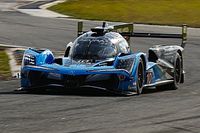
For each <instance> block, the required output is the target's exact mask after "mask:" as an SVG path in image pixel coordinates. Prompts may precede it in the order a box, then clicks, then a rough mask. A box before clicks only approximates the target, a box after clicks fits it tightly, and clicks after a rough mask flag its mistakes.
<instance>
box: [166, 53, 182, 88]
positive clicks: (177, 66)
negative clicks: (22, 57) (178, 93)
mask: <svg viewBox="0 0 200 133" xmlns="http://www.w3.org/2000/svg"><path fill="white" fill-rule="evenodd" d="M182 71H183V68H182V60H181V56H180V55H179V54H178V53H177V55H176V58H175V62H174V82H173V83H171V84H170V85H169V89H172V90H176V89H178V86H179V84H180V82H181V78H182Z"/></svg>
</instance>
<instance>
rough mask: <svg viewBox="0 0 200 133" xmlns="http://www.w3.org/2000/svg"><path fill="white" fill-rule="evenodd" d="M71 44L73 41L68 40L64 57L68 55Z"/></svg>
mask: <svg viewBox="0 0 200 133" xmlns="http://www.w3.org/2000/svg"><path fill="white" fill-rule="evenodd" d="M72 46H73V43H72V42H70V43H68V44H67V45H66V50H65V54H64V57H68V56H69V52H70V49H71V47H72Z"/></svg>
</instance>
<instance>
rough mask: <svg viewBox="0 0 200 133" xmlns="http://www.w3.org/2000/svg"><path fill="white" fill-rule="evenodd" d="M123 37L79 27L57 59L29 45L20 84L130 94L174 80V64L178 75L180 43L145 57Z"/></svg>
mask: <svg viewBox="0 0 200 133" xmlns="http://www.w3.org/2000/svg"><path fill="white" fill-rule="evenodd" d="M118 28H121V26H119V27H118ZM131 29H132V28H131ZM128 42H129V41H127V40H126V36H122V35H121V34H119V33H117V32H112V31H110V29H109V28H108V29H107V30H105V27H103V28H99V27H98V28H96V29H92V30H91V31H89V32H86V33H84V34H82V32H81V36H79V37H78V38H77V39H76V40H75V41H74V43H69V44H68V45H67V47H66V51H65V54H64V56H63V57H62V58H56V57H54V55H53V53H52V52H51V51H50V50H48V49H47V50H36V49H33V48H29V49H27V50H25V52H24V56H23V60H22V67H21V87H22V88H23V89H24V90H30V89H39V88H40V87H44V86H60V87H64V88H66V89H67V88H79V87H92V88H97V89H103V90H108V91H112V92H117V93H120V94H125V95H129V94H130V95H131V94H135V93H137V94H140V93H141V90H142V88H144V87H154V88H155V87H156V86H159V85H163V84H169V83H173V82H174V81H175V80H174V77H175V70H176V69H174V66H175V65H174V64H178V65H177V68H180V69H177V70H180V71H177V72H179V73H180V74H179V75H183V71H182V66H183V64H182V51H183V48H181V47H180V46H160V45H159V46H158V45H157V46H155V47H152V48H150V49H149V53H148V56H147V55H146V54H145V53H143V52H137V53H133V52H131V50H130V45H129V44H128ZM177 53H178V55H177ZM175 59H176V60H175ZM177 59H178V62H177ZM182 77H183V76H181V78H182ZM179 79H180V76H179V78H177V80H176V81H177V83H179V82H182V83H183V80H182V81H180V80H179ZM174 83H175V82H174Z"/></svg>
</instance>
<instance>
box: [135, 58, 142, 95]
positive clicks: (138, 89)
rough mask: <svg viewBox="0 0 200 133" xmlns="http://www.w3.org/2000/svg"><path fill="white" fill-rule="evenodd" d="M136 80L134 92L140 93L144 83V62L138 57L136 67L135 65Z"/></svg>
mask: <svg viewBox="0 0 200 133" xmlns="http://www.w3.org/2000/svg"><path fill="white" fill-rule="evenodd" d="M136 74H137V81H136V92H137V95H140V94H141V93H142V90H143V84H144V62H143V60H142V59H140V61H139V64H138V67H137V73H136Z"/></svg>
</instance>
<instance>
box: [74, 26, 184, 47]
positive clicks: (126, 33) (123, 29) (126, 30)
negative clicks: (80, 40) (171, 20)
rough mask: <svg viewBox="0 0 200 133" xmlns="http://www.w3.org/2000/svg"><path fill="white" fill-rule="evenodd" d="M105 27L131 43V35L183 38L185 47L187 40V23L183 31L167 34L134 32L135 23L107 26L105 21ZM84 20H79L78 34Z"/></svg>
mask: <svg viewBox="0 0 200 133" xmlns="http://www.w3.org/2000/svg"><path fill="white" fill-rule="evenodd" d="M103 25H104V26H103V28H106V30H107V31H108V32H109V31H114V32H118V33H119V34H121V35H122V36H123V37H124V38H125V39H126V40H127V42H128V43H130V37H148V38H176V39H181V40H182V42H181V47H183V48H184V47H185V45H186V42H187V25H186V24H183V25H182V32H181V33H180V34H165V33H150V32H134V24H121V25H114V26H108V27H105V22H104V23H103ZM83 33H84V31H83V22H78V36H80V35H82V34H83Z"/></svg>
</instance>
